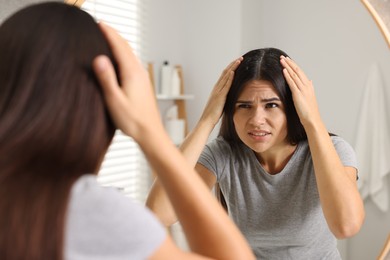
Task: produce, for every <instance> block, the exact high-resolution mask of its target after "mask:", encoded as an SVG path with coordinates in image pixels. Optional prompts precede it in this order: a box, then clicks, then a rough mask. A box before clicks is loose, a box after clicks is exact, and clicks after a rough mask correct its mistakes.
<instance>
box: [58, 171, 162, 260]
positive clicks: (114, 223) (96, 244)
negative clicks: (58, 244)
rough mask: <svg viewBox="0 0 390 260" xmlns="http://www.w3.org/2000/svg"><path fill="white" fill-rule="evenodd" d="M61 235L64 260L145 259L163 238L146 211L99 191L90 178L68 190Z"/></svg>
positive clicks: (159, 226) (113, 193)
mask: <svg viewBox="0 0 390 260" xmlns="http://www.w3.org/2000/svg"><path fill="white" fill-rule="evenodd" d="M65 234H66V239H65V250H64V252H65V259H66V260H89V259H91V260H92V259H93V260H122V259H137V260H138V259H146V258H147V257H148V256H150V255H151V254H152V253H153V252H154V251H155V250H156V249H157V248H158V247H159V246H160V245H161V244H162V242H163V241H164V239H165V238H166V236H167V234H166V232H165V229H164V227H163V226H162V224H160V223H159V221H158V220H157V218H156V217H155V216H154V215H153V214H152V213H151V212H150V211H149V210H148V209H147V208H145V207H144V206H143V205H141V204H138V203H136V202H133V201H132V200H131V199H130V198H127V197H125V196H123V195H122V194H120V193H119V191H117V190H115V189H113V188H105V187H101V186H100V185H99V184H98V183H97V180H96V176H94V175H84V176H82V177H80V178H79V179H78V180H77V181H76V183H75V184H74V185H73V187H72V191H71V194H70V203H69V207H68V218H67V228H66V233H65Z"/></svg>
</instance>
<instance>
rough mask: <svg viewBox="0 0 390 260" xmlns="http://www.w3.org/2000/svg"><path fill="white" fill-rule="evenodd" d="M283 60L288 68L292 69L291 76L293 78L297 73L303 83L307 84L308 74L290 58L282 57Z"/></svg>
mask: <svg viewBox="0 0 390 260" xmlns="http://www.w3.org/2000/svg"><path fill="white" fill-rule="evenodd" d="M281 60H283V61H284V62H285V64H286V68H287V67H289V68H290V69H291V70H290V72H291V71H292V74H291V75H293V77H294V73H295V75H296V76H297V77H298V78H299V79H300V81H301V82H303V83H306V82H307V81H308V78H307V77H306V74H305V73H304V72H303V71H302V70H301V69H300V67H299V66H298V65H297V64H296V63H295V62H294V61H293V60H292V59H291V58H290V57H285V56H281Z"/></svg>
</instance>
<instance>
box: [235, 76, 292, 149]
mask: <svg viewBox="0 0 390 260" xmlns="http://www.w3.org/2000/svg"><path fill="white" fill-rule="evenodd" d="M233 122H234V125H235V129H236V132H237V135H238V136H239V138H240V139H241V141H242V142H244V143H245V144H246V145H247V146H248V147H249V148H251V149H252V150H253V151H254V152H255V153H257V154H259V155H261V154H264V155H265V154H266V153H269V154H273V153H275V152H278V151H280V150H279V149H284V148H285V147H286V145H288V142H287V119H286V114H285V111H284V105H283V103H282V101H281V100H280V98H279V96H278V94H277V92H276V90H275V88H274V86H273V85H272V84H271V83H270V82H268V81H265V80H253V81H249V82H248V83H247V84H246V85H245V86H244V89H243V91H242V92H241V94H240V95H239V96H238V99H237V102H236V104H235V112H234V115H233Z"/></svg>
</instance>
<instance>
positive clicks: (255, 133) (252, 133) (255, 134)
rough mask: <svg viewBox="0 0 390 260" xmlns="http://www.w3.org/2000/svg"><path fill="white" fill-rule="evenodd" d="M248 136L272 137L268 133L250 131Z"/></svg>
mask: <svg viewBox="0 0 390 260" xmlns="http://www.w3.org/2000/svg"><path fill="white" fill-rule="evenodd" d="M248 134H249V135H252V136H259V137H263V136H267V135H270V134H271V133H270V132H268V131H250V132H249V133H248Z"/></svg>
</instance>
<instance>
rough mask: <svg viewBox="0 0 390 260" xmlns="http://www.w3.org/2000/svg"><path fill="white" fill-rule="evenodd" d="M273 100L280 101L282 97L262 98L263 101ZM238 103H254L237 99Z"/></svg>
mask: <svg viewBox="0 0 390 260" xmlns="http://www.w3.org/2000/svg"><path fill="white" fill-rule="evenodd" d="M272 101H280V98H278V97H273V98H264V99H262V100H261V102H263V103H267V102H272ZM236 103H240V104H251V103H253V101H248V100H237V102H236Z"/></svg>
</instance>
